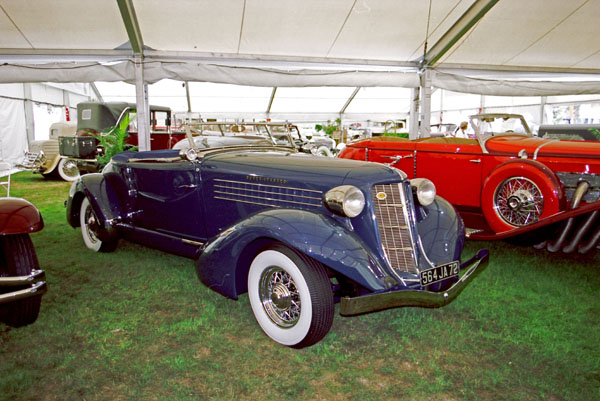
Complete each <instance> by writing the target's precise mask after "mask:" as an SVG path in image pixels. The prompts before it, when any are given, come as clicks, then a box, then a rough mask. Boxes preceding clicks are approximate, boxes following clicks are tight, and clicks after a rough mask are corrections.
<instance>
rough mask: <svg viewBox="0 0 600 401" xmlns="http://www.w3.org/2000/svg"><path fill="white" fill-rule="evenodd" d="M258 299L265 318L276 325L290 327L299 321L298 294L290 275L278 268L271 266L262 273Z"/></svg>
mask: <svg viewBox="0 0 600 401" xmlns="http://www.w3.org/2000/svg"><path fill="white" fill-rule="evenodd" d="M258 291H259V297H260V301H261V304H262V307H263V308H264V310H265V312H266V314H267V316H269V318H270V319H271V320H272V321H273V323H275V324H276V325H278V326H280V327H284V328H288V327H292V326H294V325H295V324H296V323H297V322H298V319H300V311H301V302H300V293H299V292H298V289H297V288H296V283H295V282H294V279H292V277H291V276H290V274H289V273H288V272H286V271H284V270H283V269H281V268H280V267H277V266H271V267H269V268H267V269H266V270H264V271H263V273H262V275H261V278H260V284H259V288H258Z"/></svg>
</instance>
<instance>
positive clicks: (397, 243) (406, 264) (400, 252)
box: [373, 184, 418, 274]
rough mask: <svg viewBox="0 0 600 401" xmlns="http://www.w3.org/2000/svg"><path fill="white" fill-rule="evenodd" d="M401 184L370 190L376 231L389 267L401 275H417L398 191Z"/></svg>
mask: <svg viewBox="0 0 600 401" xmlns="http://www.w3.org/2000/svg"><path fill="white" fill-rule="evenodd" d="M401 185H402V184H386V185H375V186H374V187H373V203H374V205H375V214H376V216H377V217H376V219H377V227H378V228H379V240H380V241H381V245H382V247H383V249H384V251H385V255H386V257H387V259H388V261H389V263H390V265H391V266H392V268H394V269H395V270H397V271H401V272H407V273H414V274H417V273H418V269H417V266H416V263H415V258H414V253H413V247H412V241H411V238H410V231H409V229H408V226H407V222H408V215H407V210H406V205H405V204H404V202H403V197H402V194H401V192H400V191H401V190H402V189H401Z"/></svg>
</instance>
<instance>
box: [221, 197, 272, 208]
mask: <svg viewBox="0 0 600 401" xmlns="http://www.w3.org/2000/svg"><path fill="white" fill-rule="evenodd" d="M214 198H215V199H222V200H228V201H234V202H240V203H249V204H251V205H259V206H270V207H281V206H279V205H271V204H268V203H259V202H250V201H245V200H241V199H229V198H223V197H220V196H215V197H214Z"/></svg>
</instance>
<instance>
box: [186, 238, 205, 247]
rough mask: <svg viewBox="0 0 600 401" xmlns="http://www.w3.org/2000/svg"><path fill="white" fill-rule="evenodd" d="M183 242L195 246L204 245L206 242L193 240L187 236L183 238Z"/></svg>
mask: <svg viewBox="0 0 600 401" xmlns="http://www.w3.org/2000/svg"><path fill="white" fill-rule="evenodd" d="M181 242H183V243H184V244H188V245H193V246H203V245H204V242H198V241H192V240H191V239H185V238H182V239H181Z"/></svg>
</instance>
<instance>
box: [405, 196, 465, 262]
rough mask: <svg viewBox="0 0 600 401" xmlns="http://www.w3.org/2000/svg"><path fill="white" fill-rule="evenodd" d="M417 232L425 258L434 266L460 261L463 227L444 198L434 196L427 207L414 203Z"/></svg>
mask: <svg viewBox="0 0 600 401" xmlns="http://www.w3.org/2000/svg"><path fill="white" fill-rule="evenodd" d="M415 214H416V221H417V230H418V232H419V237H420V239H421V245H422V246H423V250H424V252H425V254H426V255H427V257H428V258H429V259H430V260H431V261H432V262H434V263H435V264H443V263H448V262H452V261H454V260H460V255H461V253H462V249H463V246H464V243H465V225H464V223H463V221H462V219H461V218H460V216H459V215H458V213H457V212H456V210H455V209H454V207H453V206H452V205H451V204H450V203H449V202H448V201H447V200H445V199H444V198H442V197H439V196H436V197H435V200H434V201H433V202H432V203H431V204H430V205H428V206H421V205H419V204H418V202H415Z"/></svg>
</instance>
